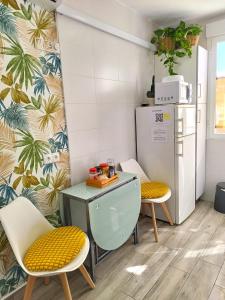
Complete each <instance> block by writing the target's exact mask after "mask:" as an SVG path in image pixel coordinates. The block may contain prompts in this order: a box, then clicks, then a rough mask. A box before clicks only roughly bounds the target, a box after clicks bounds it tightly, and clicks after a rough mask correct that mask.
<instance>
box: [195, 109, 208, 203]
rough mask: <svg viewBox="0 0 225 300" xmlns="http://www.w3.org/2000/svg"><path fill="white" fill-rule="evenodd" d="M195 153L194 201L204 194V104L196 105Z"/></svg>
mask: <svg viewBox="0 0 225 300" xmlns="http://www.w3.org/2000/svg"><path fill="white" fill-rule="evenodd" d="M196 152H197V159H196V200H198V199H199V198H200V197H201V196H202V194H203V193H204V189H205V160H206V104H198V110H197V151H196Z"/></svg>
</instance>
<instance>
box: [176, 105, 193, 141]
mask: <svg viewBox="0 0 225 300" xmlns="http://www.w3.org/2000/svg"><path fill="white" fill-rule="evenodd" d="M175 108H176V109H175V119H176V136H177V137H183V136H186V135H190V134H193V133H195V132H196V106H195V105H176V106H175Z"/></svg>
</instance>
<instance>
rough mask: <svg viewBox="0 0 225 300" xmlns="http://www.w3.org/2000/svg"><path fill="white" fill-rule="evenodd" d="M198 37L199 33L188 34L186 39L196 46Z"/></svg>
mask: <svg viewBox="0 0 225 300" xmlns="http://www.w3.org/2000/svg"><path fill="white" fill-rule="evenodd" d="M199 38H200V35H191V34H190V35H188V36H187V40H188V42H189V44H190V45H191V46H196V45H198V42H199Z"/></svg>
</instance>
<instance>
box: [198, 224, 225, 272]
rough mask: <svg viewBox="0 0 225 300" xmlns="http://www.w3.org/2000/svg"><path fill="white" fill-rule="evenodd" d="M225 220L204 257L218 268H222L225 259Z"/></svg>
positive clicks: (211, 240)
mask: <svg viewBox="0 0 225 300" xmlns="http://www.w3.org/2000/svg"><path fill="white" fill-rule="evenodd" d="M224 237H225V220H224V221H223V223H222V224H221V225H219V226H218V228H217V229H216V231H215V232H214V234H213V235H212V238H211V239H210V241H209V243H208V244H207V246H206V248H205V250H204V251H203V253H202V257H203V259H204V260H205V261H208V262H210V263H212V264H215V265H217V266H220V267H221V266H222V265H223V263H224V259H225V238H224Z"/></svg>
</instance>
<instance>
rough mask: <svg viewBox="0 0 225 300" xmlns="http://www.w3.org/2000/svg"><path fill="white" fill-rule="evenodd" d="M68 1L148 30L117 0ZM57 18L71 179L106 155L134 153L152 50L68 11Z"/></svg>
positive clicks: (131, 28)
mask: <svg viewBox="0 0 225 300" xmlns="http://www.w3.org/2000/svg"><path fill="white" fill-rule="evenodd" d="M67 2H68V1H67ZM106 2H107V4H106ZM68 3H69V4H70V5H71V3H70V2H68ZM75 4H76V7H75ZM73 5H74V8H76V9H80V10H81V11H83V12H86V13H88V14H89V15H92V16H94V17H96V18H98V19H100V20H102V21H104V22H106V23H108V24H110V25H114V26H116V27H118V28H120V29H122V30H125V31H127V32H129V33H132V34H135V35H137V36H139V37H141V38H148V36H149V35H150V33H149V32H150V31H151V26H150V24H148V23H147V22H146V20H145V19H144V18H142V17H141V16H139V15H137V14H135V13H134V12H133V11H131V10H128V9H127V8H126V7H123V6H120V4H118V3H117V2H116V1H100V0H91V1H83V0H82V1H76V2H75V1H74V2H73ZM57 21H58V30H59V37H60V47H61V57H62V68H63V81H64V94H65V105H66V118H67V126H68V135H69V145H70V159H71V169H72V183H73V184H74V183H77V182H80V181H82V180H84V179H85V178H86V177H87V172H88V168H89V167H91V166H92V165H95V164H97V163H99V162H102V161H105V160H106V159H107V158H111V157H112V158H114V159H115V161H116V162H117V163H118V162H120V161H123V160H126V159H129V158H131V157H135V154H136V153H135V149H136V148H135V147H136V144H135V107H136V106H137V105H139V104H140V103H141V101H142V100H143V98H144V94H145V92H146V90H147V89H148V88H149V87H150V82H151V76H152V74H153V54H152V53H149V52H148V51H147V50H146V49H144V48H141V47H139V46H137V45H134V44H132V43H129V42H127V41H124V40H122V39H119V38H116V37H114V36H111V35H109V34H107V33H103V32H101V31H98V30H96V29H93V28H91V27H89V26H86V25H83V24H81V23H79V22H76V21H74V20H72V19H69V18H67V17H64V16H58V20H57ZM140 28H144V30H141V29H140Z"/></svg>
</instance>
